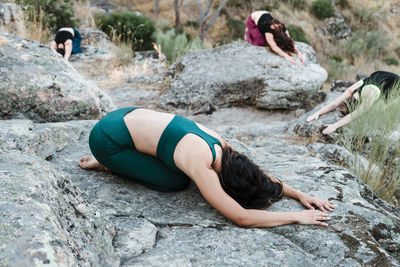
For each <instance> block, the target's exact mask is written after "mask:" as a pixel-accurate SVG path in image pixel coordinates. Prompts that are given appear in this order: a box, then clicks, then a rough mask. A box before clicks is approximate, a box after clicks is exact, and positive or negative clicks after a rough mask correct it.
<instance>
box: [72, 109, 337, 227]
mask: <svg viewBox="0 0 400 267" xmlns="http://www.w3.org/2000/svg"><path fill="white" fill-rule="evenodd" d="M89 146H90V149H91V151H92V153H93V155H94V157H93V156H87V157H83V158H82V159H81V160H80V161H79V166H80V167H81V168H83V169H91V168H107V169H109V170H111V171H112V172H114V173H117V174H120V175H122V176H125V177H127V178H130V179H132V180H134V181H136V182H138V183H141V184H143V185H145V186H147V187H150V188H152V189H155V190H159V191H176V190H182V189H184V188H186V187H187V185H188V183H189V182H190V180H193V181H194V182H195V183H196V185H197V186H198V188H199V190H200V192H201V194H202V195H203V196H204V198H205V199H206V200H207V201H208V202H209V203H210V204H211V206H213V207H214V208H215V209H217V210H218V211H219V212H221V213H222V214H223V215H225V216H226V217H227V218H229V219H230V220H232V221H233V222H234V223H236V224H237V225H239V226H243V227H273V226H277V225H284V224H290V223H299V224H317V225H322V226H327V224H326V223H324V222H323V221H326V220H329V216H328V214H327V213H326V210H328V211H333V209H334V206H333V204H332V203H331V202H330V201H325V200H322V199H319V198H315V197H311V196H309V195H306V194H304V193H302V192H300V191H297V190H295V189H293V188H291V187H290V186H288V185H286V184H285V183H283V182H281V181H279V180H278V179H276V178H274V177H272V176H271V175H268V174H266V173H264V172H263V171H261V170H260V168H259V167H258V166H256V165H255V164H253V163H252V162H251V161H250V160H249V159H248V158H247V157H246V156H245V155H243V154H241V153H238V152H236V151H234V150H233V148H232V147H231V146H230V145H229V144H228V142H227V141H225V140H224V139H223V138H222V137H221V136H220V135H219V134H217V133H216V132H214V131H212V130H210V129H207V128H206V127H204V126H202V125H200V124H197V123H195V122H194V121H191V120H188V119H186V118H183V117H181V116H177V115H173V114H168V113H162V112H157V111H153V110H149V109H145V108H123V109H119V110H115V111H113V112H111V113H109V114H108V115H107V116H105V117H104V118H103V119H101V120H100V121H99V122H98V123H97V124H96V125H95V126H94V127H93V129H92V131H91V133H90V137H89ZM282 195H285V196H288V197H292V198H296V199H298V200H299V201H301V203H303V204H304V205H305V206H306V207H307V208H309V209H310V210H305V211H300V212H267V211H264V210H260V209H264V208H266V207H267V206H268V205H269V204H271V202H272V201H275V200H278V199H279V198H280V197H281V196H282ZM312 205H316V206H318V207H319V208H320V209H321V211H317V210H314V208H313V207H312Z"/></svg>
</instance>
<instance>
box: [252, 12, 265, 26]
mask: <svg viewBox="0 0 400 267" xmlns="http://www.w3.org/2000/svg"><path fill="white" fill-rule="evenodd" d="M267 13H268V12H267V11H264V10H262V11H254V12H253V13H251V18H252V19H253V21H254V23H255V24H258V20H259V19H260V17H261V16H262V15H264V14H267Z"/></svg>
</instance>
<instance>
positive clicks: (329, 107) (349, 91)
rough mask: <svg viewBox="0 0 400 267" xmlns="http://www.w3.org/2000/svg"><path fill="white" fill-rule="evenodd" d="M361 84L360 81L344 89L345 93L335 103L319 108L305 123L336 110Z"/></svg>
mask: <svg viewBox="0 0 400 267" xmlns="http://www.w3.org/2000/svg"><path fill="white" fill-rule="evenodd" d="M362 84H363V82H362V81H358V82H356V83H355V84H353V85H352V86H350V87H349V88H347V89H346V91H344V92H343V94H342V95H341V96H340V97H339V98H337V99H336V100H335V101H333V102H331V103H329V104H328V105H326V106H325V107H323V108H321V109H320V110H318V111H317V112H315V113H314V114H312V115H311V116H309V117H308V118H307V120H306V121H307V122H310V121H313V120H318V118H319V116H321V115H324V114H325V113H328V112H330V111H332V110H334V109H336V108H337V107H338V106H339V105H340V104H342V103H343V102H344V101H345V100H347V99H349V98H350V97H351V96H352V95H353V92H354V91H355V90H357V88H359V87H360V86H361V85H362Z"/></svg>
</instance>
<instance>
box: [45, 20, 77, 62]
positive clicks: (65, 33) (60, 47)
mask: <svg viewBox="0 0 400 267" xmlns="http://www.w3.org/2000/svg"><path fill="white" fill-rule="evenodd" d="M81 39H82V38H81V35H80V33H79V32H78V30H77V29H75V28H68V27H64V28H60V29H59V30H58V31H57V33H56V36H55V38H54V41H52V42H51V45H50V47H51V48H52V49H53V50H56V51H57V52H58V53H60V54H61V55H62V56H63V57H64V58H65V59H66V60H69V58H70V57H71V54H79V53H82V49H81Z"/></svg>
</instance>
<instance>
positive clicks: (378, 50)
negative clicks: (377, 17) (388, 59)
mask: <svg viewBox="0 0 400 267" xmlns="http://www.w3.org/2000/svg"><path fill="white" fill-rule="evenodd" d="M389 41H390V40H389V39H388V38H387V37H386V36H385V35H384V34H383V33H382V32H381V31H371V32H365V31H358V32H355V33H354V34H353V36H352V37H351V38H349V39H348V40H347V41H346V43H345V45H344V47H345V50H346V56H347V57H351V58H353V59H354V58H357V57H359V56H365V57H366V58H367V59H375V58H377V57H379V56H383V55H385V54H386V53H387V45H388V43H389Z"/></svg>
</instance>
